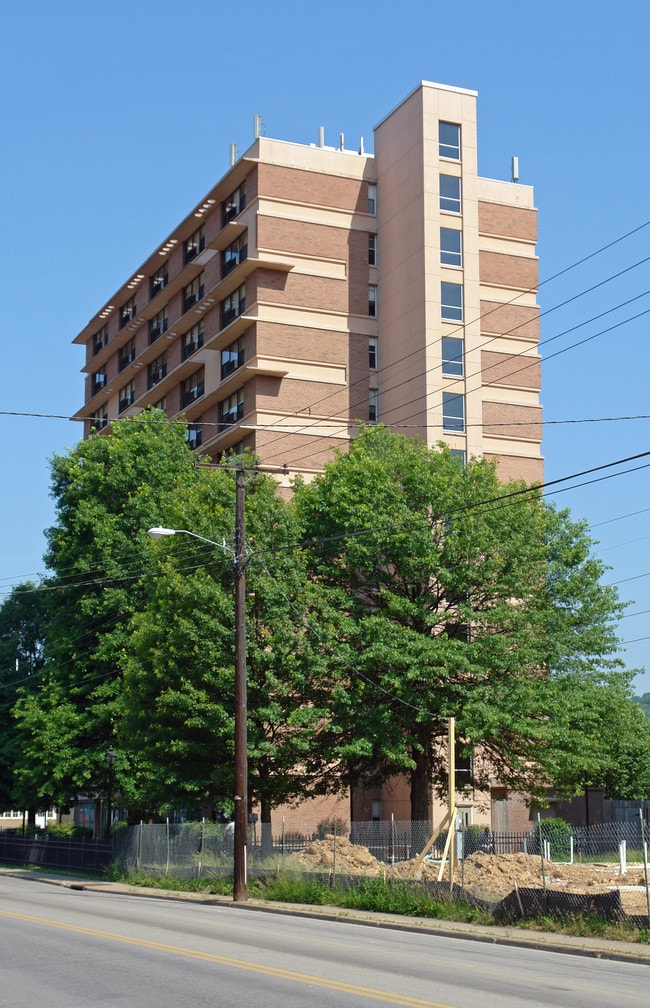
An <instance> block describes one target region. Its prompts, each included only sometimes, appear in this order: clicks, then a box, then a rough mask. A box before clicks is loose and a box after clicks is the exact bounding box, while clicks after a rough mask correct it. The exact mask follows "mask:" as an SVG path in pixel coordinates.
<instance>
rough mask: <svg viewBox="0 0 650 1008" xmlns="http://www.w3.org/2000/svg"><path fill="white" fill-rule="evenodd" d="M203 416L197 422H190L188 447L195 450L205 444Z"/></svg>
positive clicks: (187, 438) (187, 436) (187, 437)
mask: <svg viewBox="0 0 650 1008" xmlns="http://www.w3.org/2000/svg"><path fill="white" fill-rule="evenodd" d="M200 420H201V418H200V417H199V421H198V422H197V423H193V424H190V425H189V427H188V428H187V435H186V441H187V447H188V448H191V449H192V451H194V449H195V448H200V447H201V445H202V444H203V427H202V426H201V423H200Z"/></svg>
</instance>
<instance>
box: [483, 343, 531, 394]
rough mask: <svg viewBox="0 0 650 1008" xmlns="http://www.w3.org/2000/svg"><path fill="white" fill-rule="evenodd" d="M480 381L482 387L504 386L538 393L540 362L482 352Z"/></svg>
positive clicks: (488, 351) (511, 355)
mask: <svg viewBox="0 0 650 1008" xmlns="http://www.w3.org/2000/svg"><path fill="white" fill-rule="evenodd" d="M481 379H482V382H483V384H484V385H505V386H508V387H511V388H525V389H534V390H535V391H539V390H540V388H541V382H542V368H541V362H540V361H539V360H530V359H529V358H527V357H522V356H516V355H514V354H502V353H495V352H493V351H491V350H483V351H482V352H481Z"/></svg>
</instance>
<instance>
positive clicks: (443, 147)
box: [75, 82, 542, 480]
mask: <svg viewBox="0 0 650 1008" xmlns="http://www.w3.org/2000/svg"><path fill="white" fill-rule="evenodd" d="M535 240H536V211H535V209H534V205H533V194H532V190H531V189H530V188H529V187H526V186H522V185H519V184H517V183H515V182H503V181H494V180H490V179H485V178H481V177H479V175H478V170H477V139H476V93H475V92H472V91H467V90H464V89H461V88H454V87H447V86H443V85H437V84H430V83H428V82H423V83H421V84H420V85H419V86H418V87H417V88H416V89H415V90H414V91H413V92H412V93H411V94H410V95H409V96H408V97H407V98H405V99H404V100H403V101H402V102H401V103H400V104H399V105H398V106H397V107H396V108H395V109H394V110H393V111H392V112H390V113H389V114H388V115H387V116H386V117H385V118H384V119H383V120H382V121H381V122H380V123H379V125H378V126H377V127H376V129H375V137H374V154H366V153H364V152H363V144H361V149H360V151H359V152H356V151H349V150H346V149H345V145H344V143H343V138H341V142H340V144H339V145H338V146H337V147H328V146H325V143H324V138H323V131H321V132H320V134H319V142H318V143H315V144H310V145H302V144H296V143H288V142H285V141H281V140H273V139H269V138H267V137H264V136H257V137H256V138H255V139H254V141H253V143H252V145H251V146H250V147H249V149H248V150H247V151H246V152H245V153H244V154H243V155H242V156H241V157H240V158H239V159H234V163H233V164H232V166H231V168H230V170H229V171H228V172H227V173H226V174H225V175H224V176H223V178H222V179H221V180H220V181H219V182H217V184H216V185H215V186H214V187H213V188H212V189H211V191H210V192H209V193H208V194H207V196H206V197H205V198H204V199H203V200H202V201H201V202H200V203H199V205H198V206H197V207H196V208H195V209H194V210H193V211H192V212H191V213H190V214H188V216H187V217H185V219H184V220H182V221H181V222H180V223H179V224H178V225H177V226H176V227H175V228H174V229H173V231H172V232H171V233H170V235H169V237H167V238H166V239H165V240H164V241H163V242H162V243H161V245H160V246H159V247H158V248H156V249H154V250H153V251H152V253H151V254H150V255H149V256H148V257H147V259H146V260H145V261H144V263H143V264H142V266H141V267H140V268H139V269H138V270H137V272H136V273H135V274H134V275H133V276H131V277H129V278H128V279H127V280H126V282H125V283H124V284H123V286H122V287H120V289H119V290H118V291H116V292H115V294H113V295H112V296H111V298H110V301H108V302H107V303H106V304H105V305H104V306H103V307H102V308H101V309H100V311H99V312H98V313H97V314H96V315H95V316H94V317H93V318H92V319H91V320H90V322H89V323H88V325H87V326H86V327H85V328H84V329H83V331H82V332H81V333H79V335H78V336H77V337H76V339H75V342H77V343H81V344H85V346H86V363H85V366H84V368H83V370H84V371H85V372H86V375H87V377H86V389H85V402H84V406H83V408H82V409H81V410H80V411H79V412H78V413H77V414H76V416H77V418H78V419H84V420H85V430H86V433H89V432H90V430H91V428H92V427H96V428H100V429H102V428H106V427H107V426H108V425H109V424H110V422H111V421H112V420H114V419H116V418H122V417H128V416H133V415H134V414H136V413H137V412H139V411H141V410H142V409H143V408H145V407H146V406H148V405H158V406H161V407H164V409H165V410H166V412H167V415H168V416H169V417H179V418H180V417H184V418H185V419H186V420H187V422H188V441H189V443H190V444H191V445H193V446H197V447H198V446H199V445H200V446H201V448H202V450H203V451H204V452H206V453H207V454H209V455H211V456H212V457H218V456H219V455H221V453H222V452H227V451H235V452H239V451H241V450H242V449H243V448H244V447H245V446H247V447H250V448H251V449H253V450H254V451H255V453H256V454H257V455H258V456H259V458H260V459H261V460H262V461H263V462H264V463H266V464H269V465H272V464H278V465H280V464H283V463H287V464H288V466H289V468H290V470H291V471H292V472H296V471H300V472H303V473H304V474H305V475H306V476H307V477H308V476H309V475H310V474H312V473H314V472H317V471H319V470H320V469H322V467H323V465H324V463H325V461H326V460H327V459H328V458H329V457H331V451H332V447H333V446H335V447H343V448H344V447H345V446H346V444H347V443H348V442H349V440H350V439H351V438H353V437H354V435H355V431H356V429H357V421H369V420H370V421H374V420H378V421H380V422H382V423H385V424H387V425H389V426H391V427H392V428H394V429H395V430H398V431H401V432H403V433H405V434H409V435H413V436H415V435H419V436H421V437H422V438H424V439H426V441H427V443H428V444H429V445H432V444H435V443H437V442H438V441H440V440H445V441H447V442H448V443H449V445H450V446H451V447H452V449H454V450H455V451H457V452H459V453H461V452H462V453H464V454H467V455H485V456H490V457H498V459H499V472H500V474H501V475H502V476H503V477H505V478H509V477H513V476H521V477H524V478H526V479H529V480H533V479H539V478H540V477H541V473H542V458H541V453H540V442H541V408H540V404H539V390H540V360H539V356H538V352H537V346H538V338H539V321H538V315H539V312H538V308H537V305H536V298H535V289H536V286H537V260H536V257H535Z"/></svg>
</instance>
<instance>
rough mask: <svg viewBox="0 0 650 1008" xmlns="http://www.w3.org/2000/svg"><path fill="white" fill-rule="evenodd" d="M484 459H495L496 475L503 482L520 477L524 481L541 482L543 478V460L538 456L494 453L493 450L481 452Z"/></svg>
mask: <svg viewBox="0 0 650 1008" xmlns="http://www.w3.org/2000/svg"><path fill="white" fill-rule="evenodd" d="M483 454H484V456H485V458H486V459H496V460H497V476H498V477H499V479H500V480H501V481H502V482H503V483H507V482H508V481H509V480H515V479H522V480H525V481H526V483H541V482H542V480H543V479H544V460H543V459H540V458H525V457H523V456H521V455H496V454H494V453H493V452H489V451H486V452H483Z"/></svg>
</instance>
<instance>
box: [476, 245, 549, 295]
mask: <svg viewBox="0 0 650 1008" xmlns="http://www.w3.org/2000/svg"><path fill="white" fill-rule="evenodd" d="M479 275H480V279H481V283H486V284H487V283H489V284H495V285H496V286H498V287H514V288H517V289H521V290H536V289H537V260H536V259H527V258H526V257H525V256H514V255H502V254H501V253H500V252H479Z"/></svg>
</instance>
